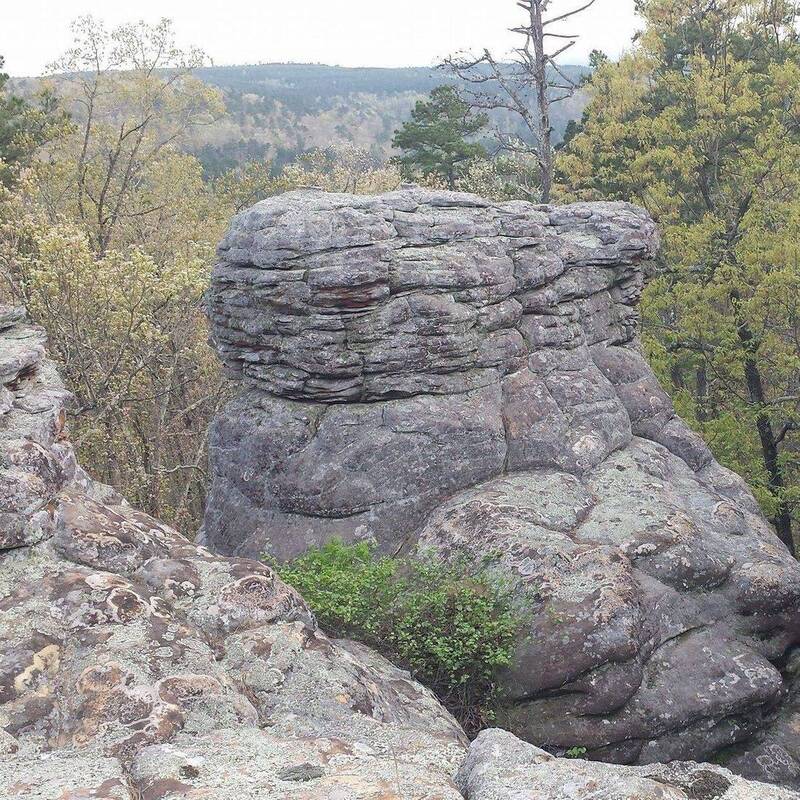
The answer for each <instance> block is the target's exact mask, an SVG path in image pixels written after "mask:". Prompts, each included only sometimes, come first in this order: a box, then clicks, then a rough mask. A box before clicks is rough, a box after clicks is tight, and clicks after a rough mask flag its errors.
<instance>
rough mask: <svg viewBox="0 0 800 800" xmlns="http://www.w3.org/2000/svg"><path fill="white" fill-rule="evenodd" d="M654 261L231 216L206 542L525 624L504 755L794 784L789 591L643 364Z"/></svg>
mask: <svg viewBox="0 0 800 800" xmlns="http://www.w3.org/2000/svg"><path fill="white" fill-rule="evenodd" d="M657 247H658V240H657V232H656V228H655V225H654V224H653V222H652V220H651V219H650V218H649V217H648V216H647V215H646V213H645V212H643V211H642V210H641V209H638V208H636V207H633V206H630V205H627V204H620V203H598V204H577V205H571V206H566V207H563V208H555V207H547V206H534V205H531V204H527V203H522V202H514V203H502V204H493V203H491V202H488V201H485V200H482V199H480V198H478V197H475V196H472V195H463V194H455V193H449V192H429V191H423V190H421V189H417V188H410V189H405V190H402V191H398V192H394V193H391V194H386V195H382V196H377V197H355V196H350V195H336V194H325V193H322V192H316V191H304V192H294V193H290V194H287V195H283V196H281V197H278V198H273V199H270V200H267V201H264V202H262V203H259V204H258V205H256V206H254V207H253V208H251V209H249V210H248V211H246V212H244V213H243V214H241V215H239V216H238V217H237V218H236V219H235V220H234V222H233V224H232V226H231V228H230V231H229V232H228V234H227V236H226V237H225V239H224V240H223V242H222V244H221V246H220V248H219V261H218V264H217V266H216V267H215V270H214V274H213V280H212V288H211V291H210V294H209V314H210V318H211V322H212V329H213V339H214V342H215V344H216V346H217V348H218V350H219V352H220V356H221V358H222V359H223V361H224V363H225V364H226V366H227V368H228V369H229V371H230V372H231V374H233V375H234V376H237V377H238V378H239V379H240V380H241V381H242V382H243V385H244V388H243V390H242V392H241V394H240V395H239V396H238V397H237V398H236V399H234V400H233V401H232V402H231V403H230V404H229V405H228V406H227V407H226V408H225V409H224V411H223V412H222V413H221V414H220V415H219V417H218V418H217V419H216V421H215V423H214V425H213V428H212V432H211V454H212V455H211V462H212V463H211V466H212V487H211V492H210V497H209V503H208V509H207V515H206V521H205V529H204V533H203V536H204V541H205V543H206V544H208V545H209V546H210V547H211V548H212V549H215V550H218V551H220V552H224V553H228V554H239V555H248V556H253V555H257V554H259V553H262V552H268V553H270V554H271V555H273V556H275V557H277V558H279V559H285V558H290V557H292V556H295V555H297V554H299V553H301V552H303V551H304V550H306V549H307V548H308V547H309V546H312V545H316V544H320V543H322V542H324V541H327V540H329V539H331V538H333V537H340V538H342V539H344V540H346V541H352V540H358V539H369V540H373V541H375V542H376V543H377V544H378V546H379V548H380V549H381V550H382V551H383V552H390V553H395V552H405V553H409V554H410V553H414V552H416V551H419V552H421V553H423V554H425V555H430V554H431V553H433V554H434V555H435V556H436V557H437V558H440V559H445V560H450V561H453V562H456V561H457V562H459V563H462V564H463V563H464V561H466V562H467V563H471V564H472V565H473V567H474V569H482V570H491V571H493V572H494V573H495V574H496V575H497V576H498V577H499V578H500V579H501V580H503V581H504V582H505V583H507V584H510V585H511V586H512V588H513V591H514V595H515V598H516V602H517V603H518V605H519V608H520V613H521V615H522V617H523V619H524V625H523V626H522V632H521V635H520V641H519V644H518V647H517V654H516V658H515V662H514V664H513V666H512V668H511V669H510V670H509V672H508V674H507V675H506V676H505V679H504V684H505V686H504V688H505V690H506V697H507V700H506V709H505V711H504V714H503V722H504V723H505V724H506V725H508V726H509V727H510V728H511V729H512V730H514V731H515V732H516V733H518V734H519V735H521V736H522V737H523V738H526V739H528V740H529V741H531V742H533V743H535V744H538V745H542V746H546V747H547V748H549V749H550V750H553V751H555V752H564V751H566V750H568V749H570V748H572V747H581V748H586V750H587V751H588V753H589V755H590V756H591V757H593V758H596V759H604V760H612V761H618V762H623V763H632V764H633V763H650V762H656V761H668V760H671V759H680V758H690V757H697V756H703V757H710V756H712V755H715V756H717V755H720V757H721V754H724V757H725V758H727V759H729V760H730V762H731V763H732V764H734V765H736V768H737V769H740V770H741V771H743V772H745V773H747V774H754V775H759V776H762V777H770V776H772V777H774V776H775V775H777V774H779V775H780V776H781V779H783V780H787V781H790V782H791V781H798V780H800V742H798V737H797V735H796V734H794V733H792V732H791V731H792V728H791V725H790V724H789V723H786V721H785V720H786V719H787V718H794V717H793V716H792V715H791V714H788V717H787V712H786V710H785V709H786V708H787V703H788V701H787V697H788V695H789V694H790V687H789V686H788V681H787V678H785V676H784V672H785V670H784V668H785V667H786V664H787V663H789V662H790V661H791V660H792V659H791V655H792V651H793V648H794V647H795V645H796V644H797V642H798V639H800V617H799V616H798V607H799V606H800V565H799V564H798V563H797V562H796V561H795V560H794V559H793V558H792V557H791V555H790V554H789V553H788V551H787V550H786V548H785V547H784V545H783V544H782V543H781V542H780V541H779V540H778V539H777V538H776V536H775V534H774V532H773V530H772V529H771V528H770V526H769V525H768V523H767V522H766V520H765V519H764V518H763V516H762V514H761V512H760V511H759V508H758V505H757V504H756V502H755V500H754V499H753V497H752V495H751V494H750V493H749V491H748V489H747V487H746V485H745V484H744V483H743V481H742V480H741V479H740V478H738V477H737V476H735V475H734V474H732V473H731V472H729V471H728V470H726V469H724V468H722V467H721V466H720V465H719V464H717V463H716V462H715V461H714V459H713V458H712V456H711V453H710V452H709V450H708V448H707V447H706V446H705V445H704V443H703V442H702V441H701V440H700V439H699V437H698V436H696V435H695V434H694V433H692V432H691V431H690V430H689V429H688V428H687V426H686V425H685V424H684V423H683V422H682V420H680V419H679V418H678V417H677V416H676V415H675V411H674V409H673V407H672V404H671V402H670V400H669V398H668V397H667V396H666V394H665V393H664V391H663V390H662V389H661V387H660V386H659V384H658V381H657V380H656V378H655V376H654V375H653V373H652V371H651V370H650V368H649V366H648V365H647V363H646V362H645V360H644V358H643V357H642V354H641V352H640V349H639V345H638V342H637V322H638V315H637V303H638V300H639V297H640V293H641V290H642V288H643V285H644V282H645V279H646V277H647V273H648V270H649V269H650V266H649V265H650V263H651V261H652V259H653V258H654V256H655V254H656V251H657ZM782 670H784V672H782ZM779 712H780V715H781V716H780V719H782V720H784V722H782V723H781V724H782V726H783V727H782V728H781V732H780V734H776V733H774V732H773V733H769V731H773V721H774V720H775V719H776V716H777V715H778V714H779ZM754 737H755V738H756V739H758V741H759V745H758V748H759V749H758V755H757V756H756V755H754V752H755V751H753V750H752V749H751V750H748V749H747V745H746V743H748V742H750V743H752V742H753V741H754V740H755V739H754Z"/></svg>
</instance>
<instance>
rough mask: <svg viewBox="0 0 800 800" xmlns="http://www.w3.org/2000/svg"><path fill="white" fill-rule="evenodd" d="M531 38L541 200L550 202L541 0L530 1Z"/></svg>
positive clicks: (549, 133) (549, 132) (550, 161)
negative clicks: (537, 115)
mask: <svg viewBox="0 0 800 800" xmlns="http://www.w3.org/2000/svg"><path fill="white" fill-rule="evenodd" d="M531 39H532V41H533V52H534V56H535V63H536V71H535V74H534V81H535V83H536V103H537V105H538V108H537V112H538V114H539V141H538V143H537V150H538V153H537V155H538V159H539V176H540V183H541V191H542V202H543V203H549V202H550V194H551V192H552V189H553V141H552V135H553V132H552V130H551V128H550V98H549V96H548V94H547V89H548V85H547V57H546V55H545V52H544V27H543V25H542V4H541V0H533V2H532V3H531Z"/></svg>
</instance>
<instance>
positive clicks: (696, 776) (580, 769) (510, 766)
mask: <svg viewBox="0 0 800 800" xmlns="http://www.w3.org/2000/svg"><path fill="white" fill-rule="evenodd" d="M456 780H457V782H458V785H459V787H460V788H461V790H462V792H463V795H464V798H465V800H512V798H513V800H600V798H602V799H603V800H796V798H797V797H798V795H797V793H795V792H793V791H789V790H787V789H779V788H777V787H775V786H770V785H767V784H764V783H752V782H750V781H746V780H743V779H742V778H740V777H739V776H737V775H734V774H733V773H732V772H729V771H728V770H726V769H723V768H722V767H719V766H717V765H712V764H697V763H694V762H677V761H676V762H674V763H672V764H666V765H663V764H654V765H652V766H648V767H623V766H617V765H612V764H597V763H593V762H591V761H584V760H581V759H570V760H568V759H564V758H553V756H552V755H550V754H549V753H546V752H545V751H544V750H540V749H539V748H538V747H534V746H533V745H530V744H526V743H525V742H522V741H520V740H519V739H517V738H516V737H514V736H512V735H511V734H510V733H508V732H506V731H502V730H497V729H493V730H486V731H483V732H482V733H481V734H479V736H478V738H477V739H476V740H475V741H474V742H473V743H472V746H471V747H470V749H469V754H468V755H467V759H466V761H465V762H464V764H463V765H462V767H461V769H460V770H459V772H458V775H457V777H456Z"/></svg>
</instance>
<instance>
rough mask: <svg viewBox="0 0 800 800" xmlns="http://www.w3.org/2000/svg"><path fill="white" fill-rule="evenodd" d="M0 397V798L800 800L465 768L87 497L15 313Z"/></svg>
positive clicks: (221, 576) (481, 754) (379, 683)
mask: <svg viewBox="0 0 800 800" xmlns="http://www.w3.org/2000/svg"><path fill="white" fill-rule="evenodd" d="M0 398H2V406H0V488H1V489H2V494H1V495H0V798H2V800H6V798H8V799H9V800H292V798H294V800H461V798H463V797H466V798H475V800H489V799H490V798H491V800H517V799H518V798H522V797H525V798H537V800H594V798H597V797H598V790H602V791H605V789H613V792H615V793H612V792H610V791H606V792H605V794H604V796H608V797H612V796H613V797H620V798H631V800H633V798H639V797H641V796H646V795H639V794H636V793H635V792H637V791H639V789H640V787H642V786H645V787H647V788H648V789H649V788H651V787H652V786H653V784H652V781H651V780H650V779H651V778H652V776H654V775H656V776H663V780H662V778H661V777H659V778H658V779H657V780H658V781H659V783H658V786H660V787H661V788H662V789H663V793H662V794H660V795H658V794H653V797H660V798H670V800H698V798H703V799H704V800H706V799H708V800H710V799H711V798H714V800H789V798H800V795H797V794H795V793H793V792H786V791H783V790H777V789H776V788H775V787H773V786H768V785H765V784H762V783H754V782H746V781H741V780H737V779H735V778H733V776H731V775H730V774H728V773H726V772H724V771H721V770H720V769H719V768H717V767H710V766H708V765H700V766H698V765H681V766H680V767H678V768H675V769H673V768H669V769H668V770H666V771H665V770H664V769H663V768H660V767H659V768H653V769H650V770H648V771H647V772H646V773H640V772H635V771H631V770H628V771H624V770H621V769H620V768H617V767H613V766H612V767H608V766H605V765H590V764H577V763H576V762H574V761H564V760H562V759H553V758H550V757H549V756H547V755H546V754H543V753H542V752H541V751H538V750H536V749H535V748H529V746H528V745H524V744H523V743H521V742H519V741H518V740H516V739H515V738H514V737H512V736H510V735H509V734H502V733H498V732H494V733H487V734H484V735H483V736H482V737H481V738H479V739H478V740H477V741H476V742H475V743H474V744H473V745H472V747H471V748H470V750H469V754H468V755H467V747H466V741H465V738H464V736H463V733H462V732H461V730H460V729H459V728H458V726H457V725H456V724H455V722H454V721H453V720H452V718H451V717H450V716H449V715H448V714H447V712H446V711H445V710H444V709H443V708H442V707H441V706H440V705H439V704H438V703H437V702H436V701H435V700H434V698H432V697H431V695H430V694H429V693H428V692H427V691H426V690H424V689H423V688H422V687H421V686H419V684H417V683H415V682H414V681H413V680H411V679H410V678H409V676H408V675H407V674H406V673H403V672H401V671H400V670H398V669H396V668H395V667H393V666H392V665H391V664H389V663H387V662H386V661H385V660H384V659H382V658H381V657H380V656H378V655H376V654H375V653H372V652H370V651H369V650H367V649H366V648H364V647H361V646H359V645H357V644H354V643H351V642H336V641H331V640H330V639H328V638H327V637H326V636H325V635H324V634H323V633H322V632H321V631H319V630H318V628H317V627H316V625H315V622H314V619H313V616H312V615H311V613H310V612H309V610H308V608H307V606H306V605H305V603H304V602H303V600H302V598H300V597H299V596H298V595H297V594H296V592H294V590H292V589H291V588H290V587H288V586H286V585H285V584H284V583H282V582H281V581H280V579H279V578H278V577H277V576H276V575H275V574H274V573H273V572H272V571H271V570H270V569H268V568H266V567H264V566H263V565H261V564H259V563H257V562H255V561H248V560H246V559H240V558H225V557H221V556H217V555H213V554H212V553H210V552H209V551H207V550H206V549H204V548H202V547H199V546H197V545H195V544H193V543H192V542H190V541H188V540H187V539H185V538H184V537H182V536H180V535H179V534H177V533H176V532H175V531H173V530H171V529H170V528H168V527H167V526H165V525H163V524H161V523H159V522H158V521H157V520H155V519H152V518H151V517H149V516H147V515H145V514H141V513H139V512H137V511H135V510H134V509H132V508H131V507H130V506H128V505H127V504H126V503H125V502H124V501H123V500H122V499H121V498H120V497H119V496H118V495H116V494H115V493H114V492H113V491H111V490H110V489H108V487H104V486H102V485H99V484H96V483H94V482H93V481H92V480H91V479H90V478H89V477H87V476H86V474H85V473H83V472H82V471H81V470H80V468H79V467H77V466H76V463H75V458H74V454H73V451H72V448H71V446H70V444H69V440H68V438H67V435H66V430H65V427H64V418H65V414H64V411H65V404H66V403H67V400H68V395H67V393H66V392H65V391H64V388H63V386H62V385H61V383H60V381H59V379H58V375H57V374H56V371H55V370H54V368H53V365H52V364H51V363H50V362H49V361H47V359H46V358H45V356H44V336H43V334H42V332H41V331H40V330H39V329H37V328H35V327H33V326H31V325H29V324H27V323H26V322H25V321H24V317H23V315H22V314H21V313H19V312H15V311H11V310H8V309H0ZM764 744H765V746H766V744H767V743H766V742H765V743H764ZM531 753H533V757H531ZM757 756H759V757H760V754H757ZM498 757H499V758H498ZM543 759H544V763H542V764H540V763H539V762H541V761H542V760H543ZM533 762H535V766H534V763H533ZM456 773H457V774H456ZM709 774H711V775H712V777H713V781H711V782H709V779H708V775H709ZM643 778H647V779H648V781H650V782H645V781H644V780H643ZM700 779H703V782H702V783H698V781H699V780H700ZM700 788H702V789H703V791H704V792H705V793H702V794H701V793H698V791H699V789H700ZM462 792H463V794H462ZM624 792H627V794H626V793H624Z"/></svg>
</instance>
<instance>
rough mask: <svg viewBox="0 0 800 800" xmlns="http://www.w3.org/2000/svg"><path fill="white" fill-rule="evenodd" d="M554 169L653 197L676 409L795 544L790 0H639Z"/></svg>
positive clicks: (796, 315) (797, 480)
mask: <svg viewBox="0 0 800 800" xmlns="http://www.w3.org/2000/svg"><path fill="white" fill-rule="evenodd" d="M638 9H639V12H640V14H642V16H643V17H644V19H645V23H646V26H645V29H644V31H643V32H642V33H641V35H640V36H639V37H638V40H637V42H636V46H635V47H634V49H633V50H632V51H631V52H630V53H628V54H627V55H625V56H624V57H623V58H622V59H621V60H620V61H619V62H618V63H612V62H609V61H606V62H603V63H600V64H599V65H598V69H597V71H596V73H595V74H594V76H593V78H592V80H591V82H590V85H589V89H590V92H591V96H592V99H591V102H590V105H589V106H588V108H587V110H586V112H585V114H584V117H583V120H582V123H581V125H580V127H579V130H578V131H577V133H575V135H573V136H572V138H571V139H570V141H569V144H568V146H567V147H566V148H565V150H564V151H563V152H562V154H561V157H560V161H559V168H560V175H561V179H562V181H563V182H564V184H565V186H566V188H567V195H570V196H574V197H580V198H587V199H590V198H600V197H602V198H619V199H625V200H631V201H634V202H637V203H640V204H642V205H644V206H646V207H647V208H648V209H649V210H650V211H651V213H652V214H653V215H654V216H655V218H656V219H657V221H658V222H659V223H660V224H661V227H662V230H663V236H664V251H663V256H662V257H663V265H662V266H663V269H662V272H661V274H660V276H659V277H658V278H657V279H656V280H654V281H652V282H651V284H650V286H649V288H648V290H647V292H646V294H645V297H644V301H643V315H644V333H645V344H646V347H647V350H648V353H649V355H650V358H651V361H652V363H653V364H654V366H655V367H656V368H657V369H658V371H659V373H660V377H661V378H662V380H663V381H664V383H665V385H666V386H667V387H668V388H669V390H670V392H671V394H672V395H673V397H674V398H675V400H676V404H677V406H678V409H679V411H680V413H682V414H683V415H684V416H685V417H686V418H687V419H688V420H690V421H691V422H692V423H693V424H694V425H695V427H696V428H697V429H698V430H699V431H701V432H702V433H703V435H704V436H705V438H706V440H707V441H708V442H709V444H710V445H711V447H712V449H713V450H714V451H715V454H716V456H717V458H718V459H720V460H721V461H722V463H724V464H726V465H727V466H729V467H732V468H733V469H735V470H737V471H738V472H740V473H741V474H742V475H744V476H745V477H746V478H747V479H748V480H749V481H750V483H751V486H753V487H754V489H755V491H756V493H757V494H758V496H759V498H760V500H761V501H762V503H763V505H764V508H765V509H766V510H767V512H768V513H769V514H770V516H771V517H772V519H773V521H774V523H775V525H776V527H777V529H778V532H779V534H780V536H781V538H782V539H783V540H784V541H785V542H786V543H787V544H790V545H791V544H792V530H791V529H792V520H793V518H794V519H796V517H797V514H798V510H799V509H800V453H799V452H798V438H800V437H798V435H797V431H798V426H800V292H799V291H798V290H800V248H798V244H797V242H798V231H799V227H798V226H800V199H799V198H800V41H799V40H798V33H797V24H796V23H797V12H796V9H795V7H794V4H792V3H789V2H784V1H783V0H641V1H640V2H639V3H638Z"/></svg>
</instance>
